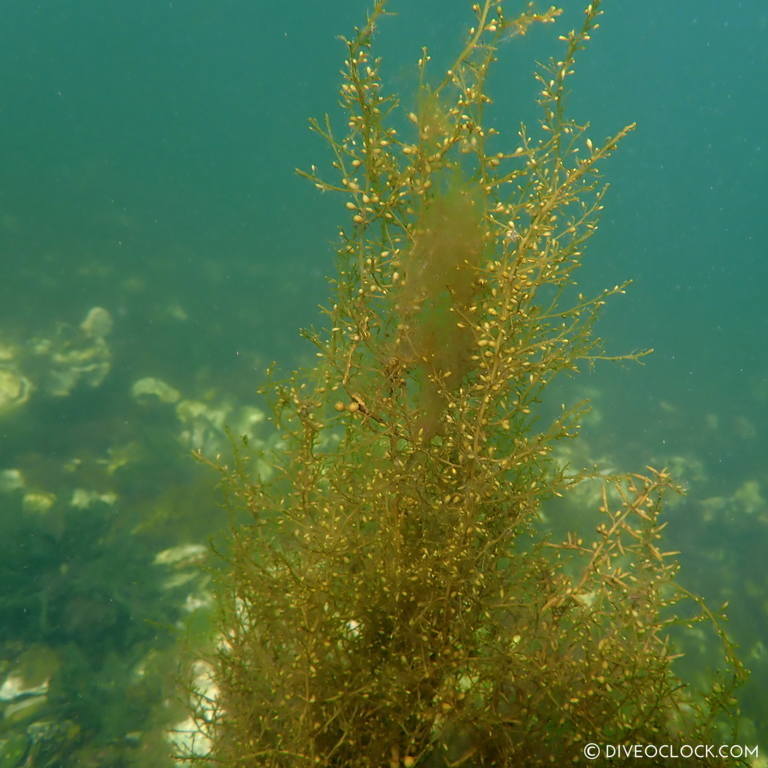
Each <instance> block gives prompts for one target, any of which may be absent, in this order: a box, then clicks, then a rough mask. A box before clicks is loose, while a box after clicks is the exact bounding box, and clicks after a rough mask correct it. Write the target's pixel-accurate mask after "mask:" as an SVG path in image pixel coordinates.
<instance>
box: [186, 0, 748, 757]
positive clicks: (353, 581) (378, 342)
mask: <svg viewBox="0 0 768 768" xmlns="http://www.w3.org/2000/svg"><path fill="white" fill-rule="evenodd" d="M384 5H385V4H384V2H383V1H382V0H379V1H378V2H376V3H375V4H374V6H373V9H372V12H371V14H370V17H369V19H368V22H367V24H366V25H365V26H364V27H363V28H362V29H360V30H358V31H357V32H356V34H355V35H354V36H353V37H352V38H351V39H349V40H346V41H345V44H346V49H347V56H346V64H345V69H344V79H343V83H342V86H341V99H342V104H343V106H344V108H345V109H346V111H347V122H346V125H347V128H346V129H345V131H346V133H345V135H343V136H339V135H337V133H336V132H335V131H334V129H333V127H332V121H331V120H330V118H328V117H326V118H325V119H324V120H322V121H320V120H318V121H315V122H313V127H314V129H315V131H317V132H318V133H319V134H320V135H321V136H322V137H324V138H325V139H326V140H327V142H328V143H329V145H330V147H331V150H332V153H333V157H334V168H335V169H336V171H337V172H338V179H337V180H334V181H327V180H325V179H323V178H321V177H319V176H317V175H315V174H314V173H311V174H309V173H304V174H303V175H305V176H307V177H308V178H310V179H311V180H312V181H313V182H314V183H315V184H316V185H317V186H318V187H319V188H320V189H323V190H335V191H337V192H338V193H340V194H342V195H343V196H344V199H345V203H346V207H347V209H348V215H349V222H348V224H347V226H346V227H345V229H344V231H343V234H342V241H341V244H340V246H339V252H338V256H339V273H338V278H337V280H336V288H337V290H336V297H335V303H334V304H333V305H332V306H331V307H330V308H329V309H328V311H327V315H328V320H329V323H328V327H327V329H326V330H325V331H323V332H320V333H308V334H307V335H308V337H309V338H310V339H311V341H312V342H313V343H314V344H315V345H316V346H317V354H318V363H317V365H316V366H315V367H314V368H313V369H312V370H305V371H299V372H297V373H295V374H294V375H293V377H292V378H290V379H289V380H288V381H286V382H283V383H275V384H272V385H270V386H269V387H268V388H267V391H268V392H269V393H270V395H271V397H272V400H273V403H274V423H275V425H276V428H277V429H278V430H279V432H280V434H281V442H280V444H279V448H278V449H276V450H275V451H273V452H272V453H270V455H269V456H268V457H267V458H268V459H269V463H270V465H271V472H270V473H269V477H270V480H269V482H265V481H263V480H260V479H259V478H258V477H257V476H255V473H253V472H252V471H251V470H250V469H249V466H250V465H249V462H248V461H247V457H245V456H243V455H242V454H240V455H238V456H236V460H235V463H234V465H233V466H232V467H225V466H222V467H219V469H220V470H221V472H222V475H223V479H224V489H225V493H226V496H227V501H228V504H229V505H230V506H232V507H234V508H236V509H241V510H242V509H246V510H247V511H249V512H250V515H251V520H250V523H249V524H248V525H244V526H243V525H241V526H236V527H234V529H233V532H232V549H231V555H230V557H231V561H230V576H229V578H228V579H227V580H226V581H225V583H224V586H223V588H222V592H221V596H220V600H221V605H222V618H221V631H222V641H221V644H220V651H219V653H218V656H217V658H216V660H215V664H214V666H215V678H216V690H217V691H218V693H217V695H216V696H215V697H214V700H213V701H206V702H205V706H204V707H202V708H201V712H200V721H201V727H202V728H203V729H204V730H205V731H206V734H207V736H208V737H210V739H211V744H212V758H213V759H214V760H215V761H216V764H217V765H218V764H222V765H233V766H235V765H236V766H246V765H247V766H304V765H306V766H315V765H320V766H340V767H341V766H360V768H382V766H384V767H385V768H386V767H390V768H395V767H396V766H416V765H419V766H430V767H442V766H446V767H447V766H469V767H472V766H514V765H525V766H537V765H552V764H557V765H564V764H566V763H570V762H572V761H574V760H578V759H581V757H582V750H583V747H584V745H585V744H586V743H587V742H596V743H599V744H600V743H610V744H621V743H628V744H638V743H640V744H642V743H649V744H671V745H675V744H679V743H681V742H685V743H697V742H701V743H708V741H709V740H711V739H712V738H714V734H715V730H716V728H717V727H718V718H719V717H720V716H721V715H722V714H723V713H724V712H726V711H727V709H728V708H729V707H732V705H733V702H732V699H731V693H730V691H731V688H732V686H733V684H734V683H735V682H738V680H739V679H740V677H741V675H742V670H741V667H740V665H739V664H738V662H737V661H736V659H735V658H734V656H733V653H732V650H731V647H730V645H729V644H728V642H727V639H726V638H725V636H724V635H723V633H722V631H721V629H720V627H719V624H718V623H717V621H718V620H717V617H715V616H714V615H713V614H711V613H709V612H708V611H707V609H706V607H705V606H704V605H703V604H702V603H701V602H700V601H699V600H698V599H697V598H692V597H691V596H690V595H688V594H687V593H683V591H682V590H681V589H680V588H678V587H677V586H676V585H675V583H674V581H673V577H674V574H675V571H676V568H677V566H676V564H675V562H674V560H673V559H672V557H671V553H664V552H662V551H660V549H659V548H658V546H657V545H658V539H659V536H660V530H661V527H662V526H661V525H660V523H659V519H658V518H659V513H660V502H661V497H662V495H663V493H664V492H665V490H666V489H667V488H668V487H669V486H670V480H669V477H668V475H667V474H666V473H665V472H657V471H653V470H648V472H647V474H646V475H631V476H622V477H613V478H608V479H604V480H603V481H602V482H603V491H602V502H601V504H600V510H599V512H600V514H601V515H602V518H603V520H602V522H601V524H600V525H599V527H598V528H597V532H596V534H595V536H594V540H593V541H582V540H581V539H579V538H577V537H575V536H570V537H568V538H567V539H566V540H565V541H562V542H561V541H555V540H553V538H552V536H551V535H549V534H547V533H546V532H544V531H541V530H539V528H540V526H538V525H537V523H538V520H539V514H538V513H539V511H540V508H541V504H542V502H543V501H544V500H545V499H547V498H551V497H552V496H558V495H563V494H566V493H568V492H569V491H570V489H571V488H573V486H574V485H575V484H576V483H578V482H580V481H581V480H583V476H576V477H574V476H573V474H567V473H565V472H564V471H563V470H562V468H561V467H559V466H558V464H557V463H556V462H555V461H554V460H553V459H552V456H551V454H552V450H553V447H554V445H555V443H556V442H557V441H558V440H561V439H564V438H570V437H573V436H575V434H576V432H577V431H578V426H579V417H580V413H581V410H580V408H579V407H578V406H577V407H574V408H572V409H566V408H563V410H562V412H561V413H560V415H559V416H558V417H557V418H555V419H554V420H553V421H551V422H547V421H546V420H545V418H544V414H543V413H542V411H541V408H540V407H539V403H540V401H541V396H542V393H543V390H544V389H545V387H546V386H547V385H548V384H549V383H550V382H551V381H552V379H553V378H554V377H555V376H556V374H558V373H560V372H562V371H576V370H578V367H579V365H580V364H583V363H584V362H589V361H592V360H594V359H597V358H601V357H605V356H604V355H603V352H602V346H601V343H600V341H599V339H597V338H595V336H594V335H593V332H592V328H593V324H594V321H595V319H596V316H597V313H598V312H599V310H600V308H601V307H602V305H603V304H604V302H605V300H606V299H607V298H608V297H609V296H611V295H612V294H616V293H620V292H622V290H623V286H614V287H612V288H609V289H608V290H606V291H604V292H603V293H601V294H599V295H597V296H593V297H591V298H589V297H587V298H585V297H584V296H582V295H581V294H579V293H577V291H576V290H575V289H574V287H573V286H574V272H575V270H576V269H577V268H578V266H579V265H580V263H581V260H582V255H583V249H584V247H585V244H586V242H587V240H588V239H589V238H590V236H591V235H592V234H593V233H594V231H595V229H596V220H597V215H598V213H599V211H600V209H601V200H602V195H603V190H602V188H601V186H600V181H599V176H598V167H599V166H600V164H601V162H602V161H603V160H604V159H606V158H607V157H608V156H609V155H610V154H611V153H612V152H613V151H614V149H615V148H616V146H617V144H618V142H619V141H620V140H621V139H622V138H623V137H624V136H625V134H627V133H628V132H629V131H630V130H631V128H632V126H628V127H627V128H624V129H623V130H621V131H619V132H618V133H617V134H616V135H615V136H613V137H612V138H609V139H608V140H607V141H605V142H604V143H603V144H602V145H599V146H598V145H593V143H592V142H591V141H590V140H589V139H588V138H587V136H586V126H583V125H579V124H577V123H575V122H573V121H571V120H570V119H569V118H567V117H566V114H565V109H564V94H565V85H566V80H567V78H568V77H569V76H570V74H571V73H572V68H573V64H574V58H575V56H576V54H577V53H578V52H579V51H580V50H581V49H583V48H584V46H585V45H586V43H587V41H588V40H589V39H590V35H591V34H592V32H593V30H594V29H595V28H596V26H597V20H598V17H599V15H600V13H601V10H600V2H599V0H595V2H592V3H591V4H590V5H588V6H587V8H586V10H585V13H584V19H583V24H582V26H581V28H580V29H579V30H577V31H572V32H570V33H568V34H566V35H564V36H562V37H561V40H562V41H563V45H564V52H563V53H562V58H561V59H560V60H553V61H551V62H550V63H549V64H548V65H547V66H545V67H543V68H542V69H541V70H540V72H539V73H538V75H537V77H538V80H539V82H540V86H541V89H540V95H539V104H540V107H541V109H542V113H543V114H542V118H541V122H540V125H539V126H538V127H536V129H535V131H534V134H535V135H536V136H538V138H534V134H532V133H531V132H529V130H528V129H527V128H525V127H523V128H521V129H520V131H519V139H518V140H517V141H516V142H515V144H516V147H515V148H513V149H512V150H511V151H507V152H495V153H492V152H490V150H488V149H487V145H488V143H489V141H491V140H492V141H494V144H495V143H496V142H497V141H498V139H494V138H492V135H493V134H494V131H493V130H491V129H488V128H486V127H484V110H485V107H486V105H487V103H488V102H489V98H488V96H487V95H486V90H485V81H486V76H487V74H488V71H489V67H490V66H491V64H492V63H493V62H494V60H495V55H496V51H497V45H498V44H499V43H500V42H501V41H502V40H506V39H508V38H509V37H510V36H515V35H523V34H525V33H526V31H527V30H528V28H529V27H530V26H531V25H534V24H547V23H550V22H554V21H555V19H556V18H557V16H558V15H559V11H558V10H557V9H555V8H549V9H548V10H546V11H543V12H537V11H536V10H535V9H534V8H533V5H529V6H528V7H527V9H526V10H525V11H524V12H523V13H521V14H520V15H518V16H515V17H514V18H509V17H507V16H506V15H505V13H504V10H503V7H502V5H501V4H496V3H491V2H484V3H481V4H477V5H475V6H473V9H474V13H475V15H476V19H475V21H474V23H473V26H472V28H471V29H470V31H469V34H468V37H467V40H466V43H465V45H464V47H463V49H462V50H461V51H459V54H458V56H457V57H456V59H455V61H454V63H453V65H452V66H451V68H450V69H449V70H448V72H447V73H446V74H445V76H444V77H443V79H442V80H440V81H439V82H437V83H436V84H435V85H433V86H428V85H427V83H428V81H429V76H428V72H427V68H428V66H427V65H428V60H429V57H428V55H427V53H426V51H425V52H424V54H423V56H422V58H421V60H420V62H419V68H420V81H421V86H420V89H419V92H418V97H417V98H416V100H415V104H414V107H413V111H409V110H408V108H405V109H403V110H402V112H401V110H400V107H399V103H398V101H397V100H396V99H395V98H394V97H392V96H387V95H385V94H384V93H383V88H382V82H381V79H380V75H379V66H380V62H379V60H378V59H376V58H374V57H373V54H372V51H371V46H372V38H373V33H374V31H375V28H376V25H377V24H378V23H380V21H382V17H383V15H384ZM639 354H642V353H634V354H631V355H627V356H625V357H626V358H630V359H632V358H636V357H638V356H639ZM263 458H264V457H262V459H263ZM585 512H587V511H586V510H585ZM683 597H685V598H686V599H688V600H692V601H693V605H694V607H697V611H696V613H697V614H699V615H698V617H697V619H695V620H699V619H701V618H702V617H704V618H708V619H711V620H712V625H713V626H714V632H713V634H714V635H715V636H717V637H719V638H720V639H721V640H722V649H723V651H722V654H723V656H724V658H725V661H726V662H727V664H726V667H727V669H728V670H729V672H728V673H727V674H724V675H723V676H722V678H720V679H718V681H717V682H716V683H715V684H713V686H712V689H711V690H710V691H708V692H704V693H702V692H693V691H691V690H690V689H689V688H687V687H686V686H685V685H683V684H682V683H681V681H680V680H679V679H677V677H676V676H675V674H674V672H673V670H672V667H671V660H672V658H673V655H674V654H673V650H672V647H671V643H670V640H669V638H668V629H669V626H668V625H669V624H671V623H685V622H682V621H681V620H676V619H675V613H674V612H673V611H671V610H670V606H672V605H673V604H675V603H676V602H677V601H679V600H680V599H681V598H683ZM689 614H690V611H689ZM688 623H690V621H689V622H688ZM203 721H204V722H203ZM660 760H661V759H660ZM668 762H669V763H670V764H672V762H674V761H672V760H670V761H668ZM704 762H706V761H704ZM616 764H617V765H618V764H621V762H620V761H618V760H617V762H616ZM656 764H663V760H661V761H660V762H659V761H658V760H657V762H656ZM701 764H704V763H701ZM711 764H715V761H712V763H711Z"/></svg>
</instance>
